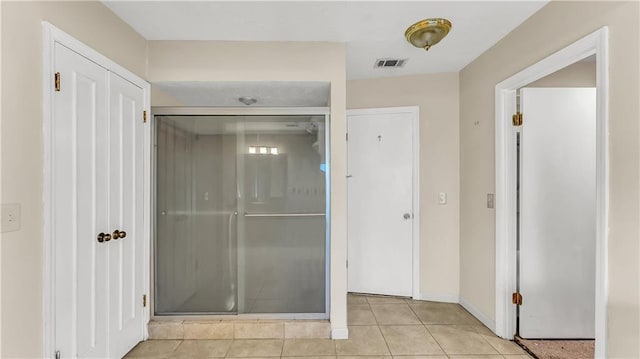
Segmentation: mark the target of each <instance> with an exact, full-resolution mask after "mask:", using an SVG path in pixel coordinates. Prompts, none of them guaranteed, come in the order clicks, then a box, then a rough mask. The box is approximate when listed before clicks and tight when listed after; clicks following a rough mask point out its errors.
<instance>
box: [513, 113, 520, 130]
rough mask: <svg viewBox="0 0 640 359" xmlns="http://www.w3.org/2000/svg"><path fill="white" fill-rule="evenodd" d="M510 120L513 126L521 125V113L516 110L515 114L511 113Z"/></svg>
mask: <svg viewBox="0 0 640 359" xmlns="http://www.w3.org/2000/svg"><path fill="white" fill-rule="evenodd" d="M512 120H513V125H514V126H516V127H518V126H522V121H523V118H522V113H520V112H516V114H515V115H513V117H512Z"/></svg>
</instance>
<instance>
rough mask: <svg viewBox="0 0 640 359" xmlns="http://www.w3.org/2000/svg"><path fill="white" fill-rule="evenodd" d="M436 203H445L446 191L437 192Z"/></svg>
mask: <svg viewBox="0 0 640 359" xmlns="http://www.w3.org/2000/svg"><path fill="white" fill-rule="evenodd" d="M438 203H439V204H447V192H440V193H438Z"/></svg>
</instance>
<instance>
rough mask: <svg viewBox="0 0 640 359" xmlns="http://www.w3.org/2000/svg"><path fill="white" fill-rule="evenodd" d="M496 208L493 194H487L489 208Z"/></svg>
mask: <svg viewBox="0 0 640 359" xmlns="http://www.w3.org/2000/svg"><path fill="white" fill-rule="evenodd" d="M493 207H494V196H493V193H487V208H493Z"/></svg>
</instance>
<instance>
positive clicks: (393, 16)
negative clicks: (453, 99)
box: [103, 0, 547, 79]
mask: <svg viewBox="0 0 640 359" xmlns="http://www.w3.org/2000/svg"><path fill="white" fill-rule="evenodd" d="M546 2H547V0H541V1H464V2H463V1H412V2H400V1H377V2H365V1H349V2H337V1H314V2H311V1H281V2H275V1H257V2H255V1H253V2H249V1H193V2H192V1H104V0H103V3H104V4H105V5H106V6H107V7H109V8H110V9H111V10H112V11H113V12H114V13H115V14H116V15H118V16H119V17H120V18H122V19H123V20H124V21H125V22H127V23H128V24H129V25H131V26H132V27H133V28H134V29H135V30H136V31H137V32H138V33H140V34H141V35H142V36H143V37H145V38H146V39H147V40H225V41H328V42H344V43H346V48H347V59H346V60H347V78H348V79H362V78H377V77H391V76H402V75H414V74H424V73H438V72H456V71H459V70H461V69H462V68H464V67H465V66H466V65H467V64H469V63H470V62H471V61H473V60H474V59H475V58H476V57H478V56H479V55H480V54H482V53H483V52H484V51H486V50H487V49H489V48H490V47H491V46H493V45H494V44H495V43H496V42H498V41H499V40H500V39H501V38H503V37H504V36H505V35H506V34H508V33H509V32H510V31H511V30H513V29H514V28H516V27H517V26H518V25H519V24H521V23H522V22H523V21H524V20H526V19H527V18H528V17H529V16H531V15H532V14H533V13H535V12H536V11H538V10H539V9H540V8H541V7H542V6H544V5H545V4H546ZM429 17H444V18H447V19H449V20H451V22H452V23H453V28H452V30H451V32H450V33H449V35H448V36H447V37H446V38H445V39H443V40H442V41H441V42H440V43H439V44H437V45H436V46H434V47H433V48H432V49H431V50H429V51H428V52H425V51H424V50H422V49H418V48H415V47H413V46H411V45H410V44H409V43H407V42H406V40H405V39H404V32H405V30H406V29H407V27H408V26H409V25H411V24H413V23H415V22H417V21H419V20H422V19H425V18H429ZM378 58H406V59H408V62H407V63H406V65H405V66H404V67H403V68H392V69H389V68H387V69H375V68H374V66H373V65H374V62H375V60H376V59H378Z"/></svg>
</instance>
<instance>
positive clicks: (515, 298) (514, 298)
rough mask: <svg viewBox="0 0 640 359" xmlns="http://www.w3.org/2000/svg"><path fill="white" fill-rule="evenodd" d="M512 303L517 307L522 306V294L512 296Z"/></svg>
mask: <svg viewBox="0 0 640 359" xmlns="http://www.w3.org/2000/svg"><path fill="white" fill-rule="evenodd" d="M511 303H513V304H515V305H522V294H520V293H518V292H515V293H513V294H511Z"/></svg>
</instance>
